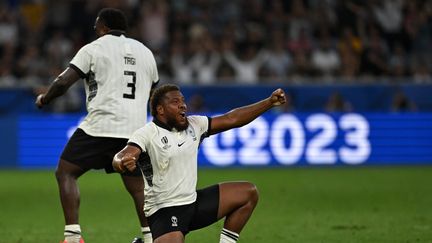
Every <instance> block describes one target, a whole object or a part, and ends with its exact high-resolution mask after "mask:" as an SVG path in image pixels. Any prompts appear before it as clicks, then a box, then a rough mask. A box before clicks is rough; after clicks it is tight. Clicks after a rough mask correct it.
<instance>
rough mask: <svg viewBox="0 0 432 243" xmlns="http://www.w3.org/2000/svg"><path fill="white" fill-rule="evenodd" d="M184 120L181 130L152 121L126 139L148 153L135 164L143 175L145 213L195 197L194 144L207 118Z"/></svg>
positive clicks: (202, 134) (203, 131)
mask: <svg viewBox="0 0 432 243" xmlns="http://www.w3.org/2000/svg"><path fill="white" fill-rule="evenodd" d="M187 119H188V121H189V126H188V128H187V129H186V130H184V131H180V132H178V131H177V130H175V129H170V128H169V127H167V125H165V124H163V123H161V122H159V121H157V120H155V121H153V122H150V123H148V124H146V125H145V126H144V127H142V128H140V129H139V130H137V131H136V132H135V133H134V134H133V135H132V137H131V138H130V139H129V142H128V143H129V144H134V145H137V146H139V147H140V148H141V150H142V152H143V153H146V154H147V155H148V159H147V160H146V162H144V165H143V164H140V165H139V166H140V167H141V169H142V170H143V174H144V182H145V189H144V194H145V203H144V212H145V214H146V216H150V215H152V214H153V213H155V212H156V211H157V210H158V209H161V208H165V207H171V206H180V205H186V204H190V203H193V202H195V200H196V183H197V164H198V161H197V160H198V147H199V145H200V142H201V140H202V139H203V138H204V137H206V136H207V134H208V132H207V131H208V130H209V126H210V118H208V117H206V116H188V118H187ZM141 156H142V155H141ZM146 163H147V164H146Z"/></svg>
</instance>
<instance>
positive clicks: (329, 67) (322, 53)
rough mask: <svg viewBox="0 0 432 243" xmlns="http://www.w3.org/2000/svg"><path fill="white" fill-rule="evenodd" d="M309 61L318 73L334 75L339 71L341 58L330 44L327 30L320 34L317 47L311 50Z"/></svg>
mask: <svg viewBox="0 0 432 243" xmlns="http://www.w3.org/2000/svg"><path fill="white" fill-rule="evenodd" d="M311 62H312V65H313V67H314V68H315V69H317V70H318V72H319V74H320V75H324V76H334V75H335V74H336V72H337V71H339V69H340V66H341V60H340V57H339V54H338V52H337V51H336V49H335V48H334V47H333V46H332V42H331V39H330V36H329V34H328V33H327V32H324V33H323V34H322V35H321V36H320V39H319V43H318V48H316V49H314V51H313V52H312V58H311Z"/></svg>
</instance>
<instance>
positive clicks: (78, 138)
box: [60, 128, 142, 176]
mask: <svg viewBox="0 0 432 243" xmlns="http://www.w3.org/2000/svg"><path fill="white" fill-rule="evenodd" d="M127 141H128V139H126V138H110V137H93V136H90V135H88V134H86V133H85V132H84V131H83V130H82V129H80V128H78V129H77V130H76V131H75V132H74V134H73V135H72V137H71V138H70V139H69V141H68V143H67V144H66V147H65V148H64V150H63V153H62V155H61V156H60V157H61V158H62V159H63V160H66V161H68V162H70V163H73V164H75V165H77V166H79V167H80V168H82V169H83V170H89V169H105V171H106V172H107V173H113V172H114V169H113V167H112V160H113V158H114V155H115V154H116V153H118V152H119V151H120V150H122V149H123V148H124V147H125V146H126V144H127ZM124 175H129V176H142V174H141V171H140V169H139V168H138V166H137V168H136V169H135V170H134V171H133V172H129V171H127V172H125V173H124Z"/></svg>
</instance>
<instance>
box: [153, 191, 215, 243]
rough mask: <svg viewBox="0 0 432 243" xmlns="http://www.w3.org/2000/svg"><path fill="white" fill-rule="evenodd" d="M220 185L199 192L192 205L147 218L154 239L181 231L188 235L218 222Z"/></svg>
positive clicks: (158, 212)
mask: <svg viewBox="0 0 432 243" xmlns="http://www.w3.org/2000/svg"><path fill="white" fill-rule="evenodd" d="M218 209H219V185H213V186H210V187H207V188H204V189H201V190H197V199H196V201H195V202H194V203H192V204H187V205H182V206H174V207H167V208H161V209H159V210H158V211H156V212H155V213H154V214H152V215H151V216H150V217H147V221H148V223H149V226H150V230H151V233H152V236H153V239H157V238H158V237H159V236H161V235H164V234H166V233H169V232H174V231H181V232H182V233H183V235H186V234H187V233H189V232H190V231H192V230H197V229H201V228H204V227H206V226H209V225H211V224H213V223H215V222H217V221H218V219H217V214H218Z"/></svg>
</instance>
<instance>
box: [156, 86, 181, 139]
mask: <svg viewBox="0 0 432 243" xmlns="http://www.w3.org/2000/svg"><path fill="white" fill-rule="evenodd" d="M150 108H151V113H152V115H153V117H155V118H157V119H158V120H160V121H162V122H166V123H167V124H168V125H169V126H171V127H175V128H176V129H177V130H179V131H182V130H185V129H186V128H187V127H188V125H189V123H188V120H187V117H186V109H187V106H186V103H185V100H184V96H183V94H182V93H181V92H180V88H179V87H178V86H177V85H172V84H165V85H162V86H160V87H158V88H156V89H155V90H154V91H153V94H152V96H151V98H150Z"/></svg>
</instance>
